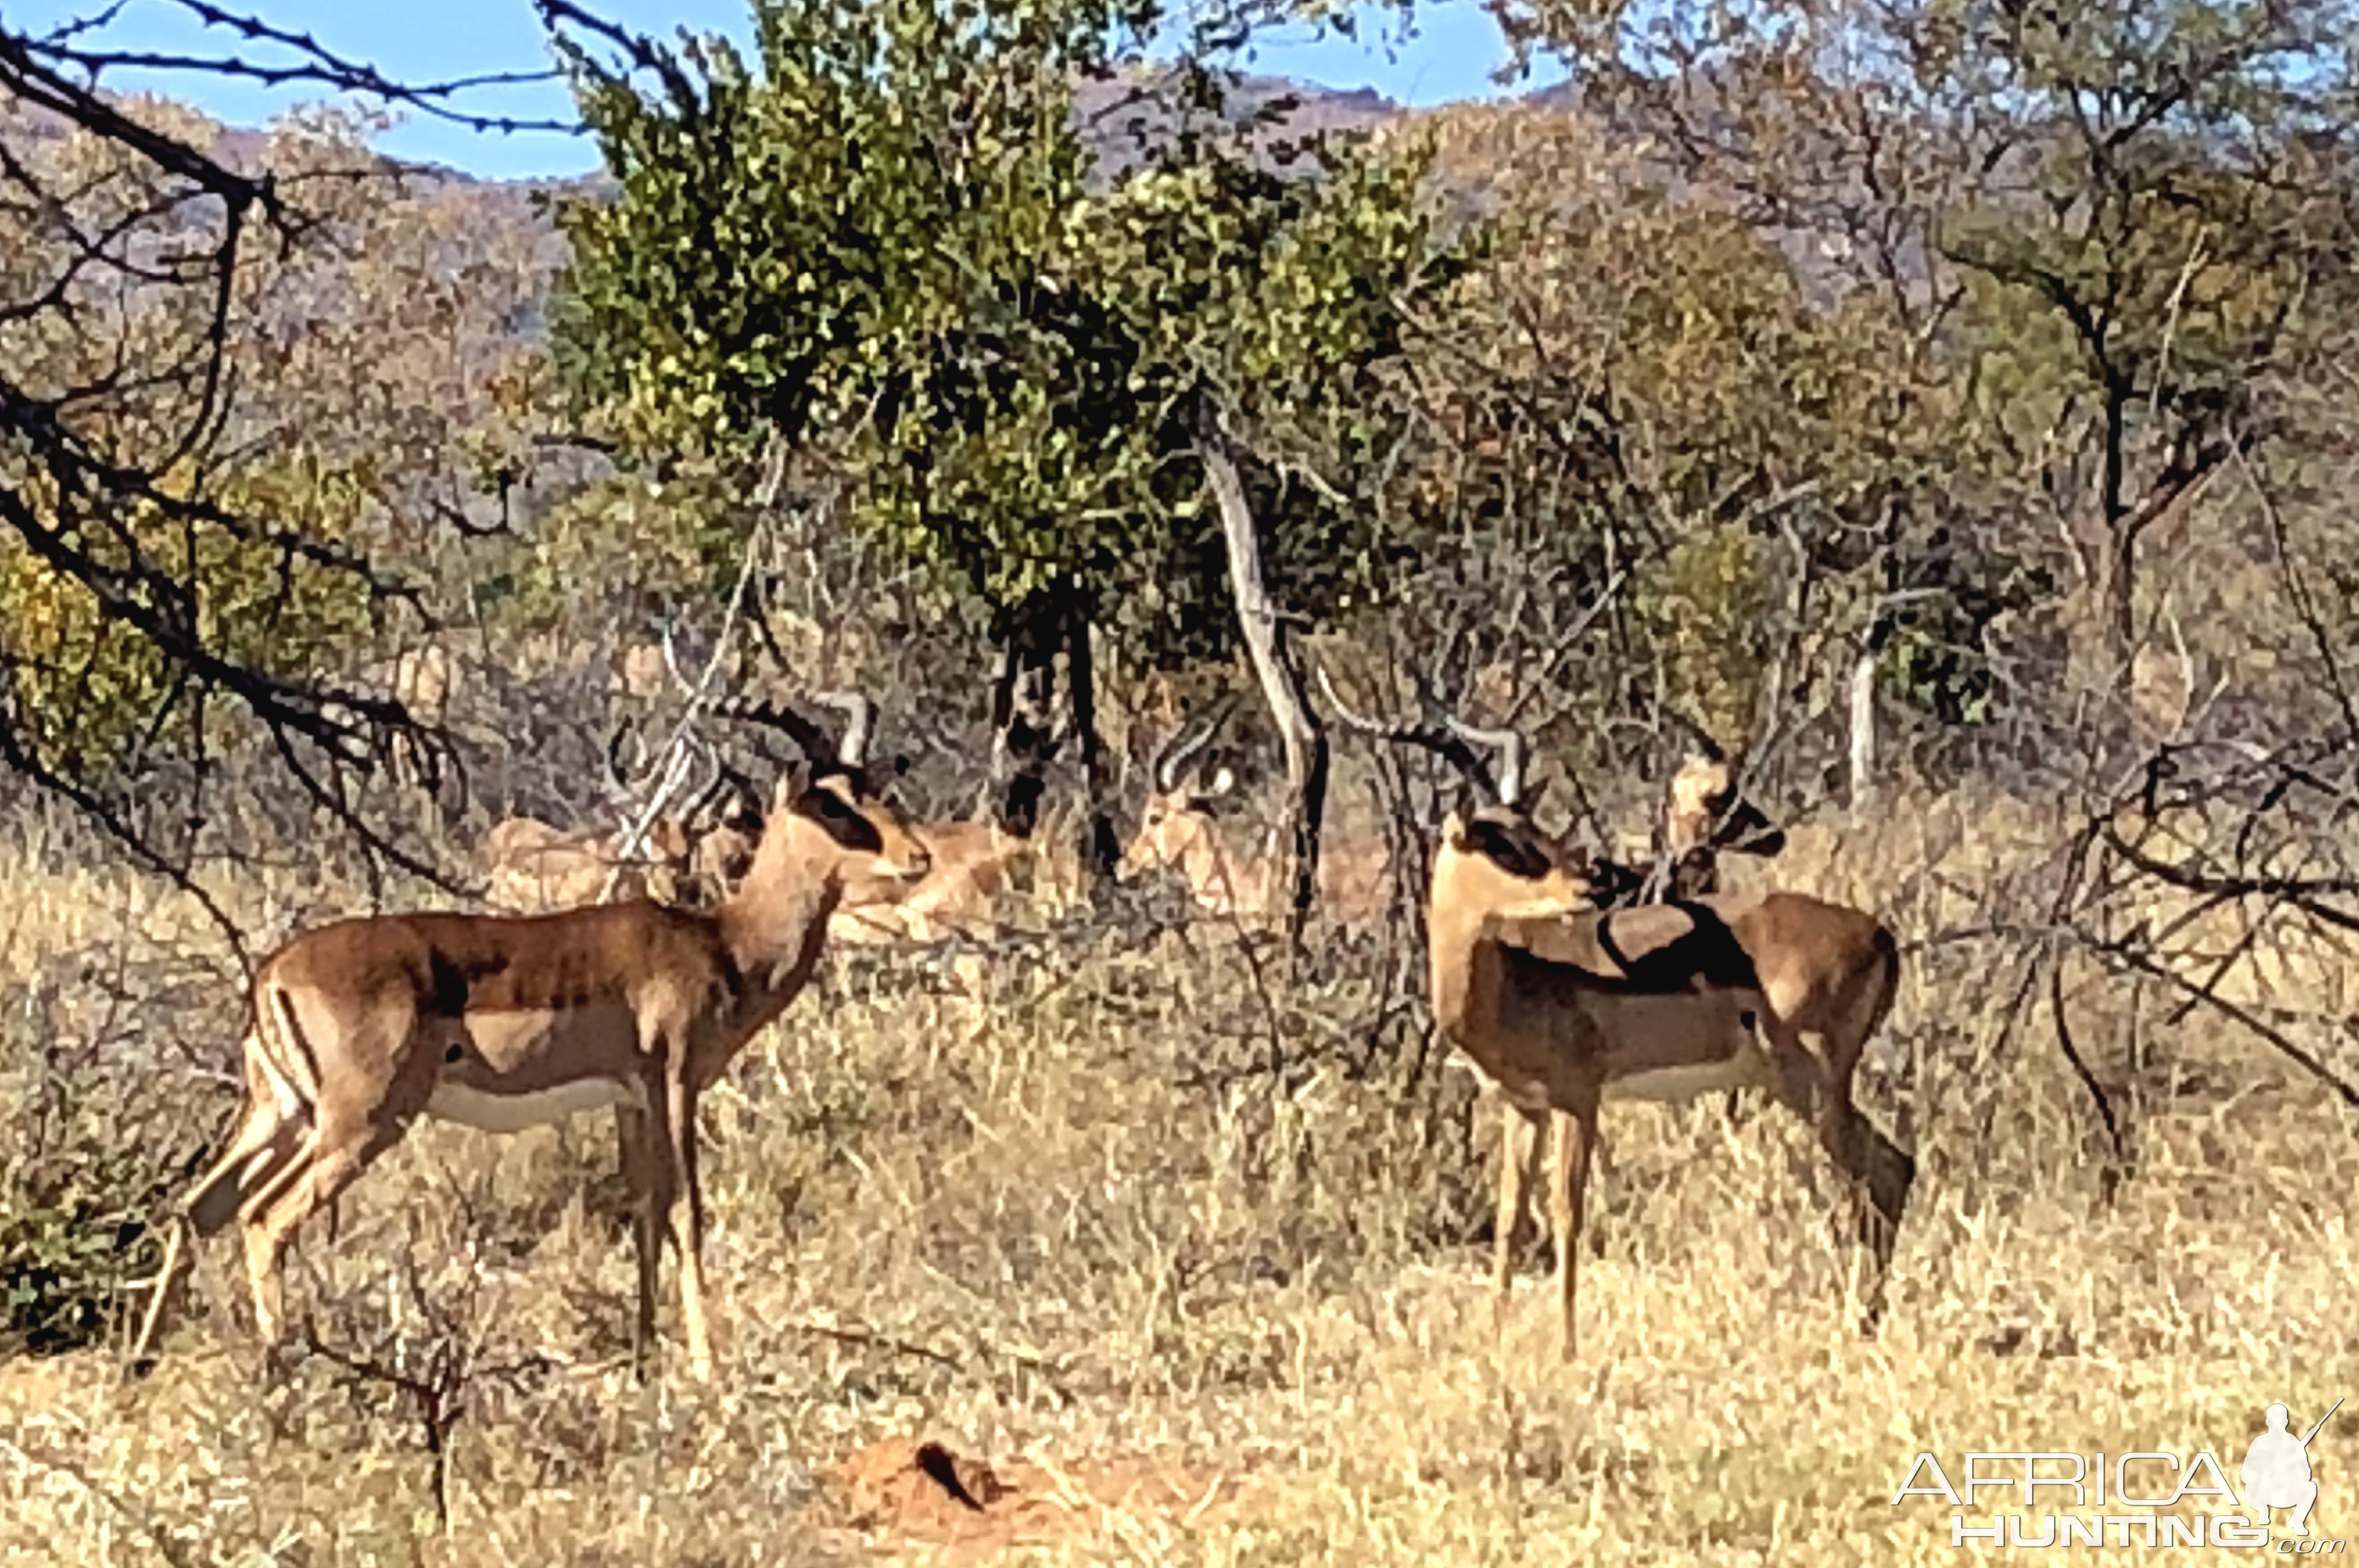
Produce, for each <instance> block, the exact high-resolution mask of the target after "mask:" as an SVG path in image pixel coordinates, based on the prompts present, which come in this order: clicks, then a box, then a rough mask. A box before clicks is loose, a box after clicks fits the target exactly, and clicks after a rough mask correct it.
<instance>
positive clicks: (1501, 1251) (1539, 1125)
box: [1491, 1100, 1548, 1335]
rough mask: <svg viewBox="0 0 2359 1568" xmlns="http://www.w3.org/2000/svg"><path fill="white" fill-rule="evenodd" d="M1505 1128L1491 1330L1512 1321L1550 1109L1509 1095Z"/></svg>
mask: <svg viewBox="0 0 2359 1568" xmlns="http://www.w3.org/2000/svg"><path fill="white" fill-rule="evenodd" d="M1502 1104H1503V1105H1504V1106H1505V1115H1504V1116H1503V1117H1502V1118H1501V1126H1500V1129H1499V1213H1498V1217H1497V1219H1496V1221H1495V1224H1494V1225H1493V1236H1492V1243H1491V1245H1492V1253H1491V1332H1492V1334H1494V1335H1496V1334H1499V1333H1500V1332H1501V1331H1502V1330H1504V1329H1505V1328H1506V1319H1507V1298H1508V1294H1509V1292H1510V1291H1512V1290H1514V1288H1515V1274H1516V1254H1517V1252H1518V1251H1520V1250H1521V1249H1522V1247H1523V1244H1524V1239H1525V1237H1526V1236H1529V1235H1530V1234H1531V1230H1532V1178H1533V1176H1534V1175H1536V1174H1537V1173H1538V1171H1539V1163H1540V1152H1541V1145H1542V1139H1541V1134H1542V1132H1543V1131H1544V1129H1545V1128H1546V1127H1547V1125H1548V1117H1547V1116H1546V1114H1545V1113H1543V1112H1538V1111H1531V1110H1527V1109H1525V1108H1524V1107H1523V1106H1521V1105H1517V1104H1516V1103H1515V1102H1514V1101H1512V1100H1507V1101H1503V1102H1502Z"/></svg>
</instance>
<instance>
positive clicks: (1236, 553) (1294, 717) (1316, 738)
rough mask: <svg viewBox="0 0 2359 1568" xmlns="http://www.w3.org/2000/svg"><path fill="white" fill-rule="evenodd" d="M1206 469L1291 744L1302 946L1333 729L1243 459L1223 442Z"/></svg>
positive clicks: (1233, 572)
mask: <svg viewBox="0 0 2359 1568" xmlns="http://www.w3.org/2000/svg"><path fill="white" fill-rule="evenodd" d="M1203 459H1204V474H1205V477H1206V478H1207V479H1209V480H1210V481H1211V482H1212V497H1213V499H1214V500H1215V501H1216V502H1217V503H1218V504H1219V506H1220V508H1221V532H1222V533H1223V535H1224V536H1225V537H1226V539H1227V540H1228V547H1229V587H1230V592H1231V593H1233V594H1234V596H1235V598H1236V604H1237V622H1238V624H1239V626H1241V628H1242V629H1243V630H1244V633H1245V651H1246V652H1247V653H1248V654H1249V655H1250V656H1251V657H1252V659H1253V666H1254V673H1255V674H1256V675H1257V676H1258V677H1260V679H1261V690H1262V695H1263V696H1264V697H1265V698H1266V699H1267V701H1268V702H1269V712H1270V717H1271V718H1272V719H1274V720H1275V721H1276V722H1277V734H1278V739H1279V741H1280V742H1281V743H1282V744H1283V745H1284V746H1285V748H1286V781H1287V786H1288V792H1289V794H1290V795H1291V796H1292V800H1290V802H1289V805H1290V808H1291V809H1290V811H1289V816H1290V819H1291V822H1290V826H1291V828H1292V833H1291V834H1290V837H1291V839H1292V855H1291V857H1290V867H1289V869H1290V871H1291V876H1292V881H1293V885H1294V900H1293V910H1292V913H1291V914H1290V916H1289V917H1288V928H1287V929H1288V936H1289V938H1290V939H1291V940H1292V941H1293V942H1296V943H1297V944H1298V945H1299V943H1300V942H1301V938H1302V925H1303V921H1304V920H1305V919H1307V918H1308V916H1309V915H1310V903H1311V900H1312V899H1313V898H1317V897H1318V894H1319V831H1320V825H1321V822H1320V819H1321V816H1322V815H1323V814H1324V812H1325V810H1326V804H1327V736H1326V734H1325V732H1324V731H1323V730H1321V728H1320V725H1319V720H1318V717H1317V715H1315V714H1314V713H1311V711H1310V703H1309V702H1306V701H1304V700H1303V694H1302V678H1301V675H1300V673H1299V671H1298V670H1296V669H1295V668H1294V660H1293V659H1292V658H1291V657H1290V656H1289V655H1288V651H1287V647H1286V632H1285V628H1284V626H1281V625H1280V624H1279V622H1278V618H1277V605H1276V604H1272V603H1271V602H1270V597H1269V584H1268V583H1267V581H1266V579H1265V578H1264V576H1263V573H1262V559H1261V536H1260V532H1259V530H1258V529H1256V527H1255V526H1254V515H1253V507H1252V505H1251V504H1250V503H1249V502H1248V501H1247V500H1246V498H1245V483H1244V481H1243V480H1241V479H1240V478H1239V477H1238V476H1237V468H1236V464H1235V463H1234V462H1232V461H1231V460H1230V458H1229V455H1228V453H1227V452H1225V451H1223V449H1222V448H1221V447H1220V445H1219V444H1218V443H1217V441H1212V440H1208V441H1206V443H1205V445H1204V447H1203Z"/></svg>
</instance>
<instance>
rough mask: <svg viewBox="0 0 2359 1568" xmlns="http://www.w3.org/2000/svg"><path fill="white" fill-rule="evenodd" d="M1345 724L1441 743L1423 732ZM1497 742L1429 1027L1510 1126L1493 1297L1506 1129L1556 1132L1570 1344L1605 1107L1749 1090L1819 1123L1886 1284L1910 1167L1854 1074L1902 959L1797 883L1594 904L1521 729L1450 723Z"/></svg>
mask: <svg viewBox="0 0 2359 1568" xmlns="http://www.w3.org/2000/svg"><path fill="white" fill-rule="evenodd" d="M1347 720H1348V722H1350V723H1351V724H1353V727H1355V728H1362V729H1370V730H1373V731H1375V733H1376V734H1379V735H1384V736H1386V738H1390V739H1396V740H1406V741H1412V742H1416V743H1419V744H1424V745H1428V746H1434V745H1436V744H1437V737H1436V736H1435V735H1433V734H1432V733H1431V732H1430V731H1418V730H1408V729H1391V728H1386V727H1382V726H1377V725H1374V724H1371V723H1370V722H1369V721H1366V720H1361V719H1358V718H1357V717H1356V716H1353V715H1347ZM1452 728H1453V729H1455V730H1456V731H1457V732H1458V736H1459V738H1460V739H1462V740H1471V741H1478V742H1482V743H1486V744H1494V745H1498V746H1501V747H1502V749H1503V751H1504V752H1505V753H1506V761H1505V764H1504V766H1503V767H1502V769H1501V777H1500V782H1499V786H1498V789H1497V791H1496V793H1497V800H1496V803H1494V804H1490V805H1485V806H1482V807H1480V808H1477V809H1474V810H1471V811H1455V812H1452V813H1451V816H1450V817H1449V819H1448V821H1447V822H1445V823H1444V825H1443V828H1442V833H1441V842H1440V845H1439V846H1438V848H1437V850H1436V853H1435V856H1434V864H1433V876H1432V881H1431V883H1430V891H1429V897H1428V905H1427V911H1426V918H1427V941H1428V946H1429V951H1430V964H1431V971H1430V985H1431V987H1432V998H1433V1008H1434V1016H1435V1020H1436V1022H1437V1023H1438V1024H1439V1025H1440V1028H1441V1029H1442V1030H1443V1032H1444V1033H1445V1034H1447V1035H1448V1036H1449V1037H1450V1039H1451V1040H1452V1041H1453V1042H1454V1043H1455V1044H1457V1045H1458V1047H1459V1048H1460V1049H1461V1050H1462V1051H1465V1052H1466V1054H1467V1056H1468V1058H1469V1059H1470V1060H1472V1061H1473V1062H1474V1064H1475V1065H1476V1066H1477V1067H1479V1068H1480V1069H1481V1070H1482V1071H1483V1072H1484V1074H1485V1075H1486V1076H1488V1077H1489V1078H1491V1079H1492V1080H1493V1081H1494V1082H1495V1083H1497V1084H1498V1086H1499V1089H1500V1091H1501V1093H1502V1094H1503V1095H1504V1096H1505V1097H1506V1101H1507V1105H1508V1112H1507V1115H1508V1127H1509V1131H1510V1135H1511V1136H1510V1137H1509V1138H1507V1139H1506V1148H1505V1149H1503V1151H1502V1160H1501V1166H1500V1185H1499V1206H1498V1214H1497V1226H1496V1232H1495V1247H1496V1252H1495V1267H1494V1273H1493V1289H1494V1298H1495V1301H1497V1302H1498V1303H1500V1304H1501V1305H1504V1303H1505V1301H1506V1293H1507V1289H1508V1283H1509V1269H1510V1266H1511V1263H1512V1258H1513V1243H1514V1236H1515V1231H1516V1220H1517V1215H1518V1214H1520V1213H1521V1212H1522V1211H1523V1209H1524V1206H1525V1203H1526V1202H1527V1196H1528V1192H1529V1187H1530V1183H1531V1181H1532V1180H1533V1178H1534V1176H1535V1174H1536V1169H1535V1168H1536V1166H1537V1164H1538V1145H1539V1140H1538V1137H1537V1136H1535V1137H1533V1138H1532V1139H1531V1151H1530V1155H1529V1157H1528V1158H1524V1159H1518V1158H1517V1156H1516V1144H1517V1138H1515V1137H1514V1136H1513V1134H1514V1132H1515V1131H1516V1130H1517V1123H1518V1122H1519V1121H1520V1122H1523V1123H1527V1124H1529V1126H1530V1128H1531V1130H1532V1131H1533V1132H1534V1133H1535V1135H1536V1134H1537V1132H1538V1127H1540V1126H1541V1125H1542V1124H1543V1123H1549V1124H1552V1126H1553V1129H1554V1132H1555V1145H1556V1159H1555V1161H1554V1164H1555V1171H1556V1183H1555V1185H1554V1187H1553V1188H1552V1189H1551V1191H1550V1194H1549V1197H1550V1203H1549V1209H1550V1217H1551V1219H1552V1220H1553V1222H1554V1224H1553V1227H1552V1228H1553V1230H1554V1232H1555V1238H1556V1247H1557V1280H1558V1293H1559V1301H1560V1332H1561V1345H1562V1349H1563V1353H1564V1354H1565V1355H1566V1356H1568V1357H1570V1356H1571V1355H1572V1352H1573V1348H1574V1345H1575V1334H1574V1298H1575V1292H1576V1282H1577V1264H1576V1259H1577V1258H1578V1255H1579V1248H1580V1240H1581V1227H1582V1207H1583V1202H1584V1199H1585V1197H1586V1191H1587V1185H1588V1178H1589V1161H1590V1156H1591V1153H1592V1151H1593V1149H1594V1148H1595V1146H1596V1143H1597V1136H1598V1127H1597V1123H1598V1113H1599V1109H1600V1107H1601V1106H1602V1105H1603V1103H1604V1102H1605V1101H1608V1100H1621V1099H1647V1100H1659V1101H1674V1102H1676V1101H1684V1100H1688V1099H1691V1098H1693V1097H1695V1096H1696V1095H1698V1094H1705V1093H1708V1092H1711V1091H1712V1090H1716V1089H1728V1088H1735V1087H1741V1086H1757V1087H1760V1088H1763V1089H1766V1090H1767V1091H1768V1092H1769V1093H1770V1094H1772V1095H1773V1096H1775V1097H1776V1098H1777V1101H1778V1103H1779V1104H1781V1105H1785V1106H1786V1107H1787V1108H1788V1109H1789V1110H1791V1111H1792V1112H1794V1114H1795V1115H1797V1116H1800V1117H1801V1118H1802V1119H1803V1120H1805V1121H1806V1122H1809V1123H1810V1125H1811V1126H1812V1127H1813V1128H1814V1129H1815V1130H1816V1132H1817V1134H1818V1137H1819V1142H1820V1144H1821V1147H1822V1148H1823V1149H1825V1150H1826V1152H1827V1154H1828V1155H1829V1156H1830V1158H1832V1160H1834V1162H1835V1164H1836V1166H1837V1167H1838V1168H1839V1169H1840V1170H1841V1171H1843V1174H1844V1176H1845V1177H1846V1178H1847V1180H1848V1181H1850V1182H1851V1183H1852V1184H1853V1186H1854V1190H1855V1191H1857V1190H1864V1192H1865V1195H1866V1198H1867V1200H1868V1202H1869V1203H1870V1204H1871V1206H1872V1207H1873V1209H1874V1214H1873V1216H1872V1217H1870V1218H1869V1219H1868V1220H1867V1223H1866V1225H1865V1227H1864V1228H1865V1229H1866V1232H1867V1235H1866V1239H1867V1240H1868V1242H1869V1245H1870V1247H1872V1249H1873V1251H1874V1255H1875V1264H1876V1282H1875V1289H1874V1294H1873V1296H1872V1297H1871V1300H1870V1303H1869V1306H1868V1323H1870V1324H1871V1325H1872V1324H1873V1323H1874V1321H1875V1316H1876V1315H1877V1314H1878V1312H1880V1310H1881V1301H1882V1290H1883V1278H1884V1273H1885V1270H1886V1268H1887V1267H1888V1265H1889V1262H1890V1258H1891V1252H1892V1245H1893V1240H1894V1237H1895V1235H1896V1233H1897V1228H1898V1226H1899V1223H1900V1217H1901V1212H1902V1210H1903V1208H1904V1207H1905V1206H1906V1204H1907V1201H1908V1188H1909V1185H1910V1183H1911V1181H1913V1179H1914V1176H1915V1162H1914V1161H1913V1160H1911V1159H1910V1157H1909V1156H1908V1154H1906V1153H1905V1152H1903V1151H1902V1150H1901V1149H1897V1147H1895V1146H1894V1145H1893V1144H1892V1143H1891V1141H1890V1140H1889V1139H1887V1138H1885V1137H1884V1135H1883V1134H1882V1133H1880V1132H1878V1131H1876V1129H1875V1127H1871V1126H1870V1125H1869V1124H1868V1123H1867V1121H1866V1119H1865V1118H1864V1117H1863V1116H1861V1115H1860V1113H1859V1110H1858V1107H1857V1106H1856V1105H1854V1104H1853V1101H1852V1096H1851V1083H1852V1077H1853V1073H1854V1071H1855V1070H1856V1068H1857V1067H1858V1064H1859V1059H1860V1055H1861V1052H1862V1051H1864V1049H1865V1047H1866V1044H1867V1041H1868V1040H1870V1039H1871V1038H1872V1037H1873V1036H1874V1034H1875V1030H1876V1029H1878V1028H1879V1027H1880V1026H1881V1025H1882V1023H1883V1021H1884V1018H1885V1016H1886V1013H1887V1012H1888V1011H1889V1010H1890V1007H1891V1005H1892V998H1893V994H1894V990H1895V988H1896V985H1897V982H1898V978H1899V970H1900V954H1899V947H1898V944H1897V942H1895V941H1894V940H1893V938H1892V934H1891V933H1890V932H1889V931H1886V929H1885V927H1884V926H1883V925H1882V924H1881V923H1880V922H1879V921H1877V920H1875V919H1874V918H1873V917H1872V916H1869V915H1866V914H1864V913H1862V912H1860V911H1859V910H1856V909H1845V908H1843V907H1841V906H1839V905H1834V904H1829V903H1824V902H1821V900H1819V899H1816V898H1804V897H1802V896H1800V895H1798V894H1791V893H1772V894H1767V895H1765V896H1759V897H1723V896H1712V897H1707V898H1695V899H1683V900H1675V901H1673V902H1669V903H1663V904H1651V905H1641V906H1637V907H1632V908H1621V909H1601V908H1599V907H1598V905H1597V903H1596V902H1595V900H1594V898H1593V888H1592V887H1590V884H1589V879H1588V877H1587V875H1586V867H1585V865H1583V864H1582V863H1581V862H1580V861H1579V860H1578V859H1577V858H1576V857H1572V856H1570V855H1566V854H1565V853H1564V852H1563V851H1562V850H1561V849H1560V846H1559V845H1557V844H1555V843H1554V842H1553V841H1552V840H1550V839H1549V837H1548V836H1547V835H1546V834H1544V833H1541V832H1540V831H1539V830H1538V828H1537V827H1536V826H1535V825H1534V823H1533V822H1532V820H1531V817H1530V815H1529V812H1528V810H1527V805H1526V804H1525V803H1524V802H1523V801H1522V800H1521V781H1520V775H1521V771H1522V767H1521V741H1520V738H1519V737H1517V736H1515V735H1503V734H1493V733H1488V732H1483V731H1476V730H1472V729H1467V728H1465V727H1464V726H1462V725H1454V724H1453V725H1452Z"/></svg>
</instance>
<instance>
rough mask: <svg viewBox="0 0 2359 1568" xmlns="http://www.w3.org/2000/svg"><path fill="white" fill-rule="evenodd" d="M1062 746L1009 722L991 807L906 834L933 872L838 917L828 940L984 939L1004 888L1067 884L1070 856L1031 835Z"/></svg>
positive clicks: (1044, 733) (1049, 734)
mask: <svg viewBox="0 0 2359 1568" xmlns="http://www.w3.org/2000/svg"><path fill="white" fill-rule="evenodd" d="M1064 741H1065V734H1064V732H1063V730H1061V729H1058V730H1055V731H1049V730H1043V729H1041V728H1039V727H1038V726H1037V725H1034V724H1031V723H1030V722H1029V721H1027V720H1026V719H1025V718H1023V717H1022V716H1020V715H1019V716H1017V717H1016V719H1015V721H1014V722H1013V723H1012V724H1010V725H1009V726H1008V728H1007V729H1006V732H1004V733H1003V735H1001V737H1000V740H999V743H998V745H999V748H1000V749H1002V750H1003V751H1004V753H1005V755H1006V757H1007V758H1008V759H1009V760H1010V764H1011V768H1012V770H1011V771H1010V773H1009V776H1008V779H1007V783H1006V787H1005V789H1002V790H1001V791H1000V793H999V798H998V803H997V805H996V807H995V809H994V810H993V811H991V813H990V814H989V815H988V816H984V817H978V818H974V819H971V820H968V821H964V822H923V823H919V825H918V826H917V827H916V828H915V829H913V830H912V831H914V832H915V833H916V834H917V835H918V840H919V843H921V844H924V845H925V846H926V854H927V858H928V859H929V861H930V862H931V863H932V866H933V869H932V870H931V871H929V872H928V873H927V874H926V876H925V877H924V879H923V880H921V881H919V882H918V883H916V884H915V885H914V886H912V887H910V888H909V889H908V892H907V893H906V894H905V895H904V896H903V897H902V898H900V899H899V900H898V901H897V902H895V903H891V904H875V905H870V906H868V907H865V908H863V909H847V910H845V911H843V913H841V914H839V915H838V916H837V917H836V920H835V923H834V927H833V932H832V934H833V935H834V936H835V938H836V940H838V941H839V942H897V941H915V942H930V941H932V940H934V939H936V938H938V937H940V936H942V935H944V934H946V933H947V932H948V931H965V932H968V933H970V934H973V935H978V936H988V935H989V934H990V932H991V931H992V929H993V927H992V922H991V916H992V911H993V909H995V907H996V905H997V903H998V900H999V898H1000V897H1001V895H1002V894H1003V893H1004V892H1005V891H1006V890H1007V888H1008V887H1009V885H1010V884H1011V883H1012V882H1016V881H1019V880H1029V881H1030V882H1031V883H1032V884H1033V886H1034V887H1036V888H1042V887H1043V885H1044V884H1054V885H1065V884H1070V883H1071V881H1072V880H1073V878H1072V877H1071V866H1069V865H1065V864H1062V862H1064V861H1069V860H1070V859H1071V856H1070V855H1062V856H1060V855H1059V853H1058V848H1057V846H1055V845H1052V844H1049V843H1048V842H1046V841H1045V839H1044V838H1042V837H1041V836H1040V835H1039V834H1038V827H1039V822H1040V799H1041V796H1042V795H1043V794H1044V793H1045V792H1046V790H1047V789H1048V783H1047V773H1048V768H1049V763H1050V762H1051V761H1053V760H1054V759H1055V757H1056V755H1057V752H1058V749H1059V748H1060V746H1063V745H1064ZM1044 872H1045V873H1046V875H1045V876H1044V875H1042V874H1043V873H1044ZM1027 874H1028V875H1027ZM1044 890H1045V889H1044Z"/></svg>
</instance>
